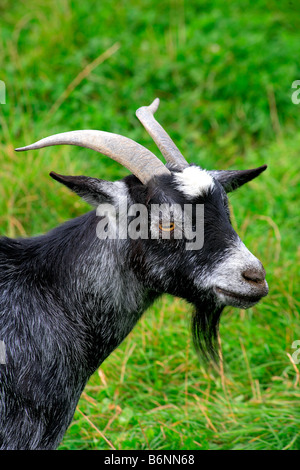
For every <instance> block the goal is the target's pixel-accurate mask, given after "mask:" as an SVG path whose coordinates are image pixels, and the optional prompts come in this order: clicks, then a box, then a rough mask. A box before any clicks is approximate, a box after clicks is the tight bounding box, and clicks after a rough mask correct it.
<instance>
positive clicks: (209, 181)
mask: <svg viewBox="0 0 300 470" xmlns="http://www.w3.org/2000/svg"><path fill="white" fill-rule="evenodd" d="M175 180H176V182H177V184H178V189H180V191H182V192H183V193H184V194H185V195H186V196H191V197H196V196H203V195H204V194H205V193H206V192H207V191H209V189H212V188H213V186H214V180H213V178H212V177H211V175H210V174H209V173H208V172H207V171H206V170H202V169H201V168H199V167H197V166H189V167H187V168H185V169H184V170H183V171H182V172H181V173H175Z"/></svg>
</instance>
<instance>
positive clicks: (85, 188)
mask: <svg viewBox="0 0 300 470" xmlns="http://www.w3.org/2000/svg"><path fill="white" fill-rule="evenodd" d="M50 176H51V178H53V179H55V180H56V181H58V182H59V183H62V184H64V185H65V186H67V188H69V189H71V191H74V193H76V194H78V196H80V197H81V198H82V199H84V200H85V201H86V202H87V203H88V204H91V205H92V206H96V207H97V206H98V205H99V204H101V203H103V202H108V201H111V202H113V195H114V194H116V188H115V187H114V183H113V182H110V181H105V180H99V179H97V178H90V177H89V176H64V175H59V174H57V173H54V171H51V173H50Z"/></svg>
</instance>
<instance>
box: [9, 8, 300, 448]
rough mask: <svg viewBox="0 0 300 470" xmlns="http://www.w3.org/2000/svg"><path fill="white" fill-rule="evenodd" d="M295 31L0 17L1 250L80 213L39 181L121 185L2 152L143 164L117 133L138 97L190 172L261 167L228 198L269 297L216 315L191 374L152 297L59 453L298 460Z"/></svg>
mask: <svg viewBox="0 0 300 470" xmlns="http://www.w3.org/2000/svg"><path fill="white" fill-rule="evenodd" d="M299 30H300V5H299V3H298V2H297V1H296V0H295V1H281V2H277V1H275V0H266V1H261V0H258V1H256V2H252V1H250V0H249V1H247V0H243V1H238V0H233V1H231V2H224V1H221V0H214V1H211V0H209V1H195V0H191V1H188V2H184V1H183V0H169V1H165V0H160V1H157V0H151V1H150V0H145V1H134V2H133V1H126V2H125V1H124V0H120V1H118V2H110V1H108V0H102V1H101V2H99V1H90V2H79V1H78V2H76V1H71V0H60V1H49V0H43V1H42V0H31V2H25V1H20V0H18V1H12V0H2V1H1V3H0V65H1V68H0V79H1V80H3V81H4V82H5V84H6V104H3V105H0V125H1V132H0V162H1V164H0V177H1V180H0V181H1V182H0V222H1V223H0V234H1V235H8V236H12V237H17V236H30V235H36V234H38V233H44V232H46V231H47V230H49V229H51V228H52V227H54V226H56V225H58V224H59V223H62V222H63V221H65V220H67V219H69V218H71V217H76V216H78V215H80V214H82V213H84V212H85V211H87V210H89V208H88V206H87V205H86V204H85V203H84V202H82V201H81V200H79V198H77V197H76V196H75V195H72V194H70V193H69V192H68V191H67V190H66V189H65V188H63V187H62V186H59V185H58V183H57V182H55V181H52V180H51V179H50V178H49V176H48V174H49V172H50V171H51V170H53V171H56V172H58V173H62V174H85V175H89V176H94V177H100V178H104V179H110V180H115V179H119V178H121V177H123V176H125V175H126V174H128V171H127V170H126V169H124V168H122V167H121V166H120V165H118V164H117V163H115V162H113V161H110V160H109V159H108V158H107V157H104V156H100V155H99V154H96V153H94V152H92V151H89V150H83V149H79V148H74V147H65V146H62V147H55V148H51V149H50V148H48V149H44V150H41V151H38V152H27V153H24V154H16V153H15V152H14V150H13V149H14V148H15V147H19V146H23V145H26V144H29V143H32V142H33V141H35V140H37V139H40V138H42V137H45V136H47V135H50V134H53V133H55V132H64V131H68V130H74V129H84V128H94V129H101V130H106V131H110V132H116V133H120V134H123V135H126V136H128V137H131V138H132V139H135V140H137V141H138V142H140V143H141V144H143V145H145V146H147V147H148V148H149V149H151V150H152V151H154V152H156V154H157V155H158V156H159V152H158V150H157V149H156V147H155V146H154V144H153V142H152V141H151V139H150V137H149V136H148V135H147V134H146V132H145V131H144V129H143V128H142V126H141V125H140V124H139V122H138V120H137V119H136V117H135V110H136V109H137V108H138V107H140V106H142V105H145V104H149V103H150V102H151V101H152V100H153V99H154V98H155V97H156V96H159V97H160V99H161V106H160V109H159V111H158V113H157V117H158V119H159V121H160V122H161V123H162V124H163V125H164V127H165V128H166V129H167V131H168V132H169V133H170V135H171V136H172V138H173V139H174V141H175V142H176V144H177V145H178V147H179V148H180V149H181V151H182V153H183V154H184V155H185V156H186V158H187V159H188V160H189V161H190V162H192V161H193V162H195V163H197V164H200V165H202V166H204V167H205V168H207V169H213V168H216V169H227V168H237V169H246V168H251V167H255V166H259V165H262V164H264V163H267V164H268V166H269V167H268V170H267V171H266V172H265V173H263V174H262V175H261V176H260V177H259V178H258V179H257V180H254V181H253V182H251V183H249V184H248V185H247V186H245V187H243V188H242V189H240V190H239V191H238V192H236V193H234V194H232V195H231V196H230V202H231V209H232V214H233V223H234V227H235V228H236V230H237V231H238V233H239V234H240V236H241V238H242V239H243V241H244V242H245V243H246V245H247V246H248V248H249V249H250V250H251V251H252V252H253V253H255V254H256V255H257V256H258V257H259V258H260V259H261V260H262V261H263V264H264V265H265V268H266V271H267V280H268V282H269V287H270V294H269V296H268V297H267V298H265V299H263V300H262V301H261V302H260V303H259V304H258V305H257V306H255V307H254V308H251V309H249V310H246V311H245V310H238V309H234V308H227V309H226V310H225V311H224V314H223V317H222V320H221V327H220V337H221V342H222V354H223V359H224V365H223V367H220V368H214V367H212V366H209V367H204V366H203V365H201V364H199V362H198V359H197V357H196V355H195V353H194V350H193V347H192V344H191V338H190V331H189V328H190V327H189V320H190V313H191V312H190V307H189V306H188V305H187V304H186V303H185V302H184V301H182V300H180V299H174V298H171V297H168V296H165V297H164V298H163V299H162V300H161V301H160V302H159V303H157V304H156V305H155V306H154V307H153V308H151V309H150V310H149V311H147V312H146V313H145V315H144V316H143V318H142V319H141V321H140V322H139V324H138V325H137V326H136V328H135V329H134V331H133V332H132V333H131V334H130V335H129V337H128V338H127V339H126V340H125V341H124V342H123V343H122V345H121V346H120V347H119V348H118V349H117V350H116V351H115V352H114V353H113V354H112V355H111V356H110V357H109V358H108V359H107V360H106V361H105V362H104V364H103V365H102V367H101V368H100V369H99V371H97V372H96V373H95V374H94V375H93V377H92V378H91V379H90V381H89V383H88V385H87V387H86V389H85V392H84V393H83V395H82V398H81V400H80V402H79V404H78V408H77V411H76V413H75V416H74V420H73V422H72V424H71V426H70V428H69V430H68V432H67V434H66V435H65V438H64V440H63V442H62V444H61V446H60V448H61V449H111V448H116V449H300V437H299V425H300V409H299V398H300V384H299V365H296V364H292V361H291V355H292V354H293V352H294V351H295V350H294V349H292V343H293V341H295V340H298V339H300V325H299V323H300V319H299V245H298V243H299V170H300V165H299V153H300V132H299V131H300V104H299V105H295V104H293V103H292V101H291V95H292V92H293V91H295V90H293V89H292V88H291V85H292V82H293V81H294V80H297V79H300V66H299V44H300V37H299Z"/></svg>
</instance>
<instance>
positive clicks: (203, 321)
mask: <svg viewBox="0 0 300 470" xmlns="http://www.w3.org/2000/svg"><path fill="white" fill-rule="evenodd" d="M222 310H223V307H222V306H220V305H217V304H216V302H215V301H214V299H213V298H210V299H207V300H206V301H204V302H203V301H202V302H199V301H197V302H195V303H194V312H193V315H192V320H191V330H192V337H193V343H194V347H195V350H196V352H197V354H198V356H199V359H202V360H204V362H206V363H207V362H214V363H218V362H219V360H220V344H219V323H220V317H221V313H222Z"/></svg>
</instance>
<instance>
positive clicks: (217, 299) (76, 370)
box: [0, 167, 267, 449]
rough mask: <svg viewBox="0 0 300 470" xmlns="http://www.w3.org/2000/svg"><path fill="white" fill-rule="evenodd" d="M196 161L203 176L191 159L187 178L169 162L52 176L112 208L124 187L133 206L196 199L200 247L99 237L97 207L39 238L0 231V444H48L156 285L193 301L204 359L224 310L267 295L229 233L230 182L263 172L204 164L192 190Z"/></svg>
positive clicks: (254, 264)
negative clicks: (148, 172)
mask: <svg viewBox="0 0 300 470" xmlns="http://www.w3.org/2000/svg"><path fill="white" fill-rule="evenodd" d="M193 168H194V171H195V172H196V175H197V174H199V169H198V168H197V167H190V170H189V172H187V173H189V174H188V178H187V179H186V180H185V179H184V176H183V174H180V176H178V172H175V171H173V172H172V173H171V175H170V176H168V175H167V176H160V177H157V178H154V179H152V180H151V181H150V182H149V183H148V184H147V185H142V184H141V183H140V182H139V180H138V179H137V178H135V177H134V176H129V177H127V178H125V179H124V180H123V181H121V182H116V183H111V182H106V181H101V180H98V179H95V178H87V177H65V176H62V175H57V174H55V173H53V174H52V177H53V178H54V179H56V180H58V181H60V182H61V183H63V184H65V185H66V186H68V187H69V188H70V189H71V190H72V191H74V192H76V193H78V194H79V195H80V196H81V197H83V198H84V199H85V200H87V201H88V202H89V203H91V204H92V205H94V206H97V205H98V204H99V203H101V202H110V203H113V204H115V205H116V207H117V203H118V200H119V198H120V197H124V195H126V197H127V200H128V204H129V205H130V204H133V203H141V204H145V205H146V206H147V207H149V208H150V206H151V204H162V203H169V204H178V205H180V206H182V207H183V205H184V204H185V203H186V202H189V203H191V202H192V204H193V205H194V206H196V204H204V214H205V224H204V246H203V248H202V249H201V250H198V251H197V250H196V251H187V250H186V248H185V244H186V240H184V239H181V240H180V239H179V240H176V239H174V238H173V239H172V237H171V238H170V240H162V239H146V240H143V239H137V240H132V239H124V240H121V239H115V240H100V239H99V238H98V237H97V235H96V228H97V224H98V223H99V220H101V219H100V218H99V216H97V213H96V211H95V210H93V211H91V212H89V213H87V214H85V215H83V216H81V217H79V218H76V219H74V220H71V221H69V222H66V223H65V224H64V225H62V226H60V227H58V228H56V229H54V230H52V231H51V232H49V233H48V234H46V235H43V236H39V237H35V238H30V239H18V240H12V239H8V238H2V239H0V340H2V341H4V343H5V347H6V364H0V422H1V427H0V448H1V449H55V448H56V447H57V446H58V445H59V443H60V441H61V439H62V437H63V435H64V433H65V431H66V429H67V427H68V426H69V424H70V422H71V420H72V417H73V414H74V411H75V408H76V405H77V402H78V400H79V398H80V394H81V393H82V391H83V389H84V387H85V385H86V383H87V381H88V379H89V377H90V376H91V374H93V372H94V371H95V370H96V369H97V368H98V367H99V365H100V364H101V363H102V362H103V361H104V360H105V358H106V357H107V356H108V355H109V354H110V353H111V352H112V351H113V350H114V349H115V348H116V347H117V346H118V345H119V344H120V343H121V342H122V341H123V340H124V339H125V338H126V336H127V335H128V333H129V332H130V331H131V330H132V329H133V327H134V325H135V324H136V322H137V321H138V320H139V318H140V317H141V315H142V313H143V312H144V311H145V310H146V309H147V308H148V307H149V306H150V305H151V304H152V303H153V302H154V301H155V299H157V298H158V297H159V296H161V295H162V294H163V293H169V294H172V295H175V296H179V297H182V298H184V299H186V300H187V301H188V302H191V303H192V304H194V305H195V314H194V316H193V319H192V330H193V337H194V343H195V346H196V348H197V349H198V350H199V351H201V352H202V353H203V354H204V355H206V356H211V355H212V356H216V337H217V327H218V322H219V318H220V314H221V311H222V309H223V307H224V306H225V305H237V306H238V305H244V306H245V307H247V306H250V305H253V304H254V303H256V302H257V301H258V300H259V299H260V298H261V297H262V296H264V295H266V294H267V285H266V283H265V281H264V280H260V281H254V280H253V279H254V278H253V279H252V280H251V279H246V278H245V277H244V276H243V272H244V271H245V270H246V269H248V271H249V270H251V269H252V270H253V269H255V270H256V271H259V270H260V272H261V270H262V269H263V268H262V267H261V264H260V262H259V261H258V260H257V259H256V258H255V257H254V256H253V255H252V254H251V253H250V252H249V251H248V250H247V249H246V248H245V247H244V245H243V244H242V243H241V242H240V240H239V237H238V235H237V234H236V233H235V231H234V230H233V228H232V225H231V223H230V218H229V211H228V206H227V196H226V190H228V187H229V186H232V187H233V188H235V187H237V186H240V185H241V184H244V183H245V182H247V181H249V180H250V179H252V178H253V177H255V176H257V174H259V173H260V172H261V171H262V169H261V170H260V171H257V170H255V171H254V170H249V172H248V173H246V172H245V173H244V174H243V175H241V174H240V172H236V173H235V174H234V173H233V172H230V174H228V178H227V179H226V177H225V174H224V172H222V173H220V181H218V172H213V173H211V176H209V177H208V176H207V175H208V173H207V175H205V180H204V182H203V184H202V186H201V187H202V189H203V187H204V186H205V191H204V190H203V191H202V190H200V191H194V190H193V188H192V187H191V186H190V189H188V185H189V184H191V181H192V182H193V184H194V181H195V180H194V178H191V172H192V171H193ZM263 169H264V168H263ZM251 171H252V173H251ZM253 171H254V173H253ZM200 174H201V170H200ZM180 183H181V184H180ZM203 185H204V186H203ZM187 193H188V201H187ZM150 222H151V221H150ZM150 226H151V224H150ZM149 230H151V229H150V228H149ZM238 260H239V261H238ZM248 271H247V272H248ZM263 277H264V276H263ZM226 279H227V281H228V282H226ZM226 288H227V290H228V291H229V292H227V291H226Z"/></svg>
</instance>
